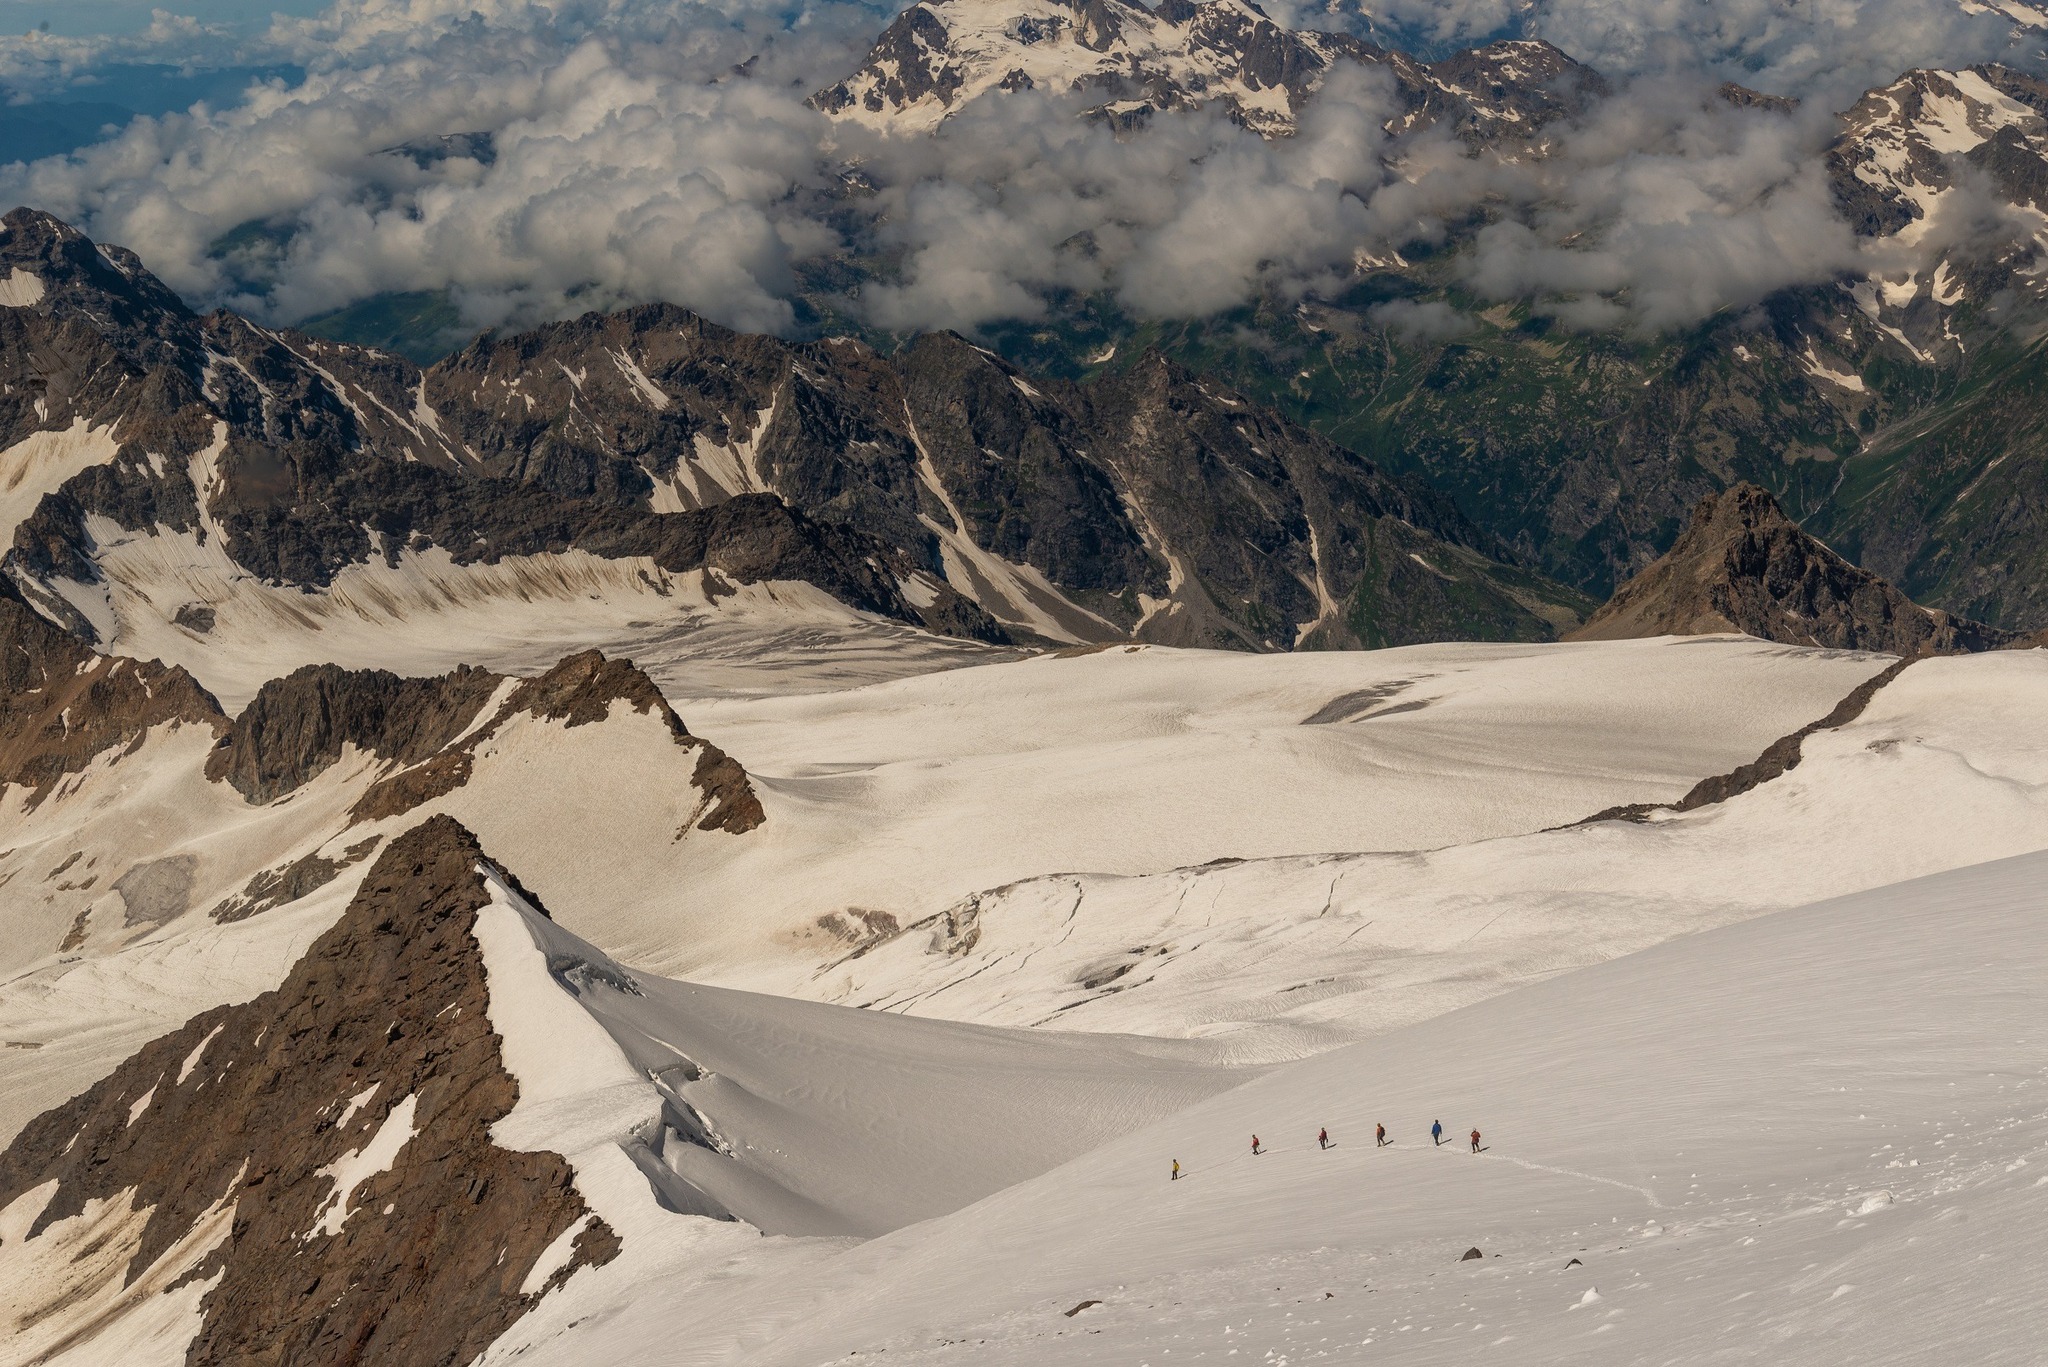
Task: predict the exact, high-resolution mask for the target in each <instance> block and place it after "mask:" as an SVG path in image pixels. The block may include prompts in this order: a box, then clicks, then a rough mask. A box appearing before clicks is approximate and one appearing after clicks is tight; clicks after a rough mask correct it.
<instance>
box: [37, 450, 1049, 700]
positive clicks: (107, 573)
mask: <svg viewBox="0 0 2048 1367" xmlns="http://www.w3.org/2000/svg"><path fill="white" fill-rule="evenodd" d="M202 483H203V481H202ZM91 530H92V533H93V535H94V536H95V537H96V538H98V551H99V553H98V557H97V558H98V564H99V568H100V571H101V573H102V575H103V576H104V582H103V583H99V584H79V583H75V582H73V581H70V580H62V579H60V580H56V581H53V582H54V586H55V588H56V590H57V591H58V592H59V593H61V594H62V595H63V596H64V598H65V599H66V601H68V602H69V603H70V604H71V606H72V607H74V608H76V609H77V610H78V611H79V612H80V613H81V614H82V615H83V616H84V617H85V619H86V620H87V621H89V622H91V623H92V624H93V629H94V630H95V631H96V632H98V633H99V638H100V648H101V649H102V650H105V651H106V652H108V653H109V654H115V655H132V656H135V657H136V658H138V659H159V660H163V661H164V662H166V663H168V664H177V665H183V666H185V668H186V669H188V670H190V671H191V672H192V674H193V676H194V677H195V678H197V679H198V680H199V681H200V682H201V683H203V684H205V685H206V687H207V688H208V690H210V691H211V692H212V693H213V695H214V696H215V697H217V698H219V699H220V701H221V705H222V706H223V707H225V708H227V709H228V711H229V712H230V713H233V712H236V711H239V710H240V709H241V707H242V706H243V704H245V703H247V702H248V700H249V699H250V698H252V697H254V696H255V694H256V690H257V689H259V688H261V687H262V686H263V684H264V682H265V681H266V680H268V679H273V678H277V677H279V676H280V675H284V674H289V673H291V672H292V671H293V670H294V669H297V668H298V667H299V666H300V665H305V664H327V663H333V664H339V665H344V666H347V667H348V668H351V669H388V670H391V671H392V672H393V673H396V674H409V675H430V674H444V673H446V672H447V671H449V670H451V669H453V668H454V667H455V666H457V665H459V664H470V665H477V666H480V667H482V668H485V669H495V670H498V671H500V672H502V673H508V674H539V673H541V672H543V671H545V670H546V669H547V668H548V667H549V666H551V665H553V664H554V663H555V662H556V661H557V660H559V659H561V658H562V657H563V656H564V655H569V654H573V653H574V652H576V651H578V650H584V649H588V648H590V647H592V646H595V647H598V648H600V649H602V650H603V651H604V652H605V653H606V654H607V655H612V656H620V657H626V658H630V659H632V660H634V661H636V662H637V663H638V664H639V665H640V666H641V667H642V668H643V669H645V670H646V671H647V672H648V673H649V674H651V675H653V676H654V677H655V678H656V679H657V680H659V681H660V682H661V684H662V685H663V687H664V688H667V689H668V690H669V691H670V692H671V693H676V694H698V693H710V694H723V693H739V694H742V695H749V694H763V693H770V694H786V693H792V692H803V691H806V690H809V689H844V688H850V687H853V686H855V685H858V684H863V683H870V682H874V681H876V680H882V679H893V678H899V677H901V676H903V675H905V674H917V673H922V672H925V671H927V670H932V669H944V668H947V667H950V666H951V665H954V664H963V663H980V662H982V661H985V660H990V659H1009V658H1012V657H1013V656H1014V655H1015V654H1016V652H1015V651H1013V650H1008V649H1000V648H997V647H993V646H986V645H981V644H979V643H978V642H973V641H962V640H955V639H952V638H950V637H944V636H934V635H932V634H931V633H929V632H923V631H917V630H915V629H913V628H911V627H908V626H905V625H903V624H902V623H900V622H895V621H891V620H889V619H887V618H882V617H876V616H874V615H872V614H869V613H862V612H856V611H855V610H853V609H852V608H849V607H847V606H846V605H845V604H843V603H841V602H840V601H839V600H838V599H836V598H833V597H832V596H831V595H830V594H828V593H826V592H825V591H824V590H822V589H819V588H817V587H815V586H813V585H811V584H806V583H791V582H782V581H768V582H763V583H758V584H732V583H728V582H726V581H725V579H724V577H723V576H722V575H720V574H718V572H717V571H715V570H700V571H695V572H692V573H689V574H671V573H669V572H668V571H666V570H663V569H661V568H660V567H659V566H657V565H655V564H654V563H653V562H652V561H651V560H647V559H645V558H627V559H619V560H608V559H604V558H601V557H598V556H594V555H591V554H589V553H588V552H585V551H568V552H564V553H562V554H559V555H538V556H507V557H505V558H503V559H501V560H499V561H498V562H497V563H495V564H472V565H459V564H456V563H455V561H454V559H453V558H452V557H451V556H450V555H449V554H448V552H447V551H445V550H443V549H441V548H439V547H434V548H430V549H428V550H426V551H423V552H418V551H411V550H407V551H404V552H403V553H401V554H400V556H399V558H398V563H397V565H395V566H392V565H387V564H385V563H384V561H383V560H381V559H373V560H371V561H368V562H367V563H364V564H358V565H350V566H347V567H346V568H344V569H343V570H342V571H341V572H340V573H339V574H337V575H336V576H335V578H334V582H333V583H332V584H331V585H329V586H328V587H326V588H324V589H319V590H311V591H308V590H301V589H297V588H292V587H286V586H279V585H274V584H267V583H265V582H263V581H262V580H260V579H258V578H256V577H255V576H253V575H251V574H250V573H249V572H248V571H247V570H244V569H243V568H242V567H241V566H240V565H237V564H236V563H235V562H234V561H233V560H231V559H230V558H229V557H228V554H227V551H226V549H225V545H226V542H225V537H224V534H221V533H219V532H218V530H217V529H216V532H215V534H214V535H210V536H208V537H207V538H206V539H205V540H204V542H202V541H201V540H200V539H198V538H197V537H195V536H194V535H192V534H191V533H188V532H177V531H172V530H170V529H168V528H161V527H160V528H158V529H156V530H155V531H154V532H150V533H137V532H129V531H124V530H123V529H122V528H120V527H119V526H117V525H116V524H114V523H113V522H111V521H109V520H107V519H105V518H98V517H96V518H93V519H92V520H91ZM187 606H191V607H203V608H207V609H210V610H211V611H212V614H213V618H212V620H213V625H212V627H211V628H209V629H208V630H205V631H200V630H198V629H196V628H195V627H192V626H187V625H181V624H180V623H179V621H178V620H177V619H178V614H179V610H180V609H181V608H184V607H187ZM188 620H189V619H188Z"/></svg>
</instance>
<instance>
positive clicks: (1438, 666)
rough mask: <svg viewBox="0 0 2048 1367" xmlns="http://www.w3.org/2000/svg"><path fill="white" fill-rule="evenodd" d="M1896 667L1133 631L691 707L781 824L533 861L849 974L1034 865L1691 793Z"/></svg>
mask: <svg viewBox="0 0 2048 1367" xmlns="http://www.w3.org/2000/svg"><path fill="white" fill-rule="evenodd" d="M1887 663H1888V661H1887V660H1885V659H1884V658H1883V657H1879V656H1870V655H1856V654H1848V653H1836V652H1817V651H1802V650H1796V649H1788V648H1784V647H1779V646H1773V645H1769V644H1765V643H1761V642H1748V641H1739V640H1726V639H1723V640H1716V641H1700V642H1672V641H1664V642H1616V643H1604V644H1599V645H1591V646H1570V647H1556V646H1434V647H1411V648H1408V649H1403V650H1392V651H1369V652H1332V653H1320V652H1318V653H1308V654H1299V655H1289V656H1242V655H1238V654H1235V653H1231V652H1211V651H1180V650H1169V649H1165V648H1161V647H1153V646H1145V647H1127V646H1113V647H1110V648H1108V649H1105V650H1101V651H1097V652H1094V653H1088V654H1080V655H1066V656H1060V655H1053V656H1041V657H1037V658H1034V659H1030V660H1023V661H1017V662H1014V663H1009V664H999V665H990V666H984V667H975V668H969V669H960V670H952V671H948V672H946V673H942V674H934V675H929V676H925V677H922V678H917V679H907V680H902V681H899V682H896V683H892V684H883V685H877V686H873V687H869V688H864V689H858V690H849V691H845V692H840V693H830V694H818V695H813V696H812V697H810V698H808V699H806V698H791V699H759V700H752V701H741V700H725V701H718V700H710V699H704V700H690V699H685V700H681V702H680V707H681V710H682V712H683V714H684V715H685V716H686V717H687V718H689V722H690V725H691V728H692V729H693V731H695V732H696V733H697V734H701V735H703V736H705V737H707V738H709V739H712V740H714V741H715V742H716V743H717V744H718V745H719V746H720V747H721V748H722V749H724V750H725V751H726V752H727V753H729V754H732V755H734V756H735V757H737V758H738V759H739V760H740V762H741V763H743V764H745V765H746V767H747V770H748V773H749V774H750V775H751V776H752V778H753V781H754V784H755V787H756V789H757V791H758V792H759V793H760V795H761V801H762V804H763V807H764V809H765V810H766V812H767V818H768V819H767V821H766V823H765V824H764V825H763V826H762V828H761V829H760V830H758V831H755V832H752V833H750V834H749V835H748V836H746V837H745V839H744V840H739V841H729V842H713V843H712V844H711V845H709V846H708V847H706V848H705V849H702V850H698V851H691V852H688V853H687V860H688V863H687V869H686V870H685V869H684V868H683V867H680V866H679V867H677V869H676V871H675V872H674V873H673V874H669V873H666V872H661V871H659V870H661V869H662V868H663V867H664V866H662V865H660V864H641V863H640V862H639V860H640V859H660V858H662V857H663V856H662V855H661V853H660V852H659V851H646V850H641V851H639V852H638V853H629V854H628V855H627V856H626V857H624V858H622V860H621V861H620V869H619V872H618V874H617V876H616V877H615V878H613V877H609V876H608V877H607V878H606V880H605V881H604V882H603V883H602V884H601V885H600V886H592V885H591V884H590V883H589V882H588V875H583V874H579V875H577V876H576V877H574V878H571V879H568V880H567V881H565V882H564V883H563V884H562V885H560V886H557V885H554V884H551V883H549V882H547V881H546V880H547V877H548V874H547V873H546V871H544V870H535V871H534V872H533V873H532V874H531V875H530V876H529V881H530V882H532V883H533V885H534V887H535V889H536V890H537V891H538V892H539V893H540V894H541V895H542V896H543V897H545V898H547V899H548V902H549V905H550V906H551V907H553V908H554V910H555V913H556V915H558V916H559V917H561V918H562V920H563V923H564V924H565V925H568V926H569V927H571V928H572V929H574V930H576V931H577V932H578V933H579V934H582V935H584V936H585V937H586V938H588V939H591V940H593V941H595V942H596V943H598V944H601V945H604V946H605V947H606V948H607V949H610V950H612V951H613V952H615V953H618V954H619V955H620V956H621V957H623V958H625V959H627V960H628V961H629V962H633V963H639V964H645V965H646V966H648V967H650V968H653V969H656V970H658V971H661V972H666V973H672V974H675V975H677V976H683V977H691V978H698V979H702V978H705V977H706V975H711V977H712V980H716V981H722V982H731V983H734V984H735V985H744V986H762V987H765V988H769V989H770V990H776V991H782V990H788V989H789V988H790V987H791V986H792V985H793V983H794V982H795V981H796V980H797V979H799V978H800V979H802V980H804V981H806V982H809V983H810V985H809V986H807V987H804V988H803V989H802V991H803V992H804V994H805V995H816V994H818V993H820V992H824V991H828V990H836V989H834V988H830V987H828V986H827V982H828V979H829V981H830V982H831V983H837V982H838V981H839V979H838V977H837V976H836V975H827V976H826V977H819V978H816V979H813V974H815V973H816V970H817V968H818V966H819V965H821V964H825V963H830V962H834V961H837V960H840V959H843V958H845V957H846V956H848V955H849V954H854V953H855V952H856V951H859V950H861V949H863V948H864V947H865V946H867V945H869V944H870V943H871V942H872V941H874V940H875V939H877V938H879V937H881V936H883V935H886V934H888V933H890V932H893V931H894V930H896V928H898V927H900V926H906V925H909V924H911V923H913V922H917V921H920V920H922V919H923V918H925V917H928V916H931V915H933V914H935V913H938V912H941V911H943V910H944V909H945V908H947V907H948V906H951V905H953V904H954V903H956V902H958V901H959V900H960V899H961V898H964V897H967V896H969V895H971V894H974V893H978V892H982V891H984V890H986V889H989V888H993V887H997V886H1000V885H1003V884H1007V883H1010V882H1013V881H1015V880H1018V879H1024V878H1030V877H1033V876H1037V875H1048V874H1061V873H1069V872H1071V873H1105V874H1139V873H1162V872H1164V871H1166V870H1170V869H1174V868H1177V867H1181V866H1186V865H1193V864H1201V863H1205V862H1208V861H1213V860H1221V859H1252V858H1262V857H1270V856H1275V855H1290V854H1321V853H1324V852H1327V851H1334V850H1387V851H1393V850H1417V849H1430V848H1435V847H1438V846H1444V845H1452V844H1458V843H1461V842H1466V841H1473V840H1483V839H1489V838H1493V837H1498V836H1505V835H1513V834H1520V833H1525V832H1529V831H1535V830H1540V829H1542V828H1544V827H1546V826H1552V825H1559V824H1562V823H1565V822H1570V821H1575V820H1578V819H1580V818H1582V817H1585V816H1589V815H1591V814H1592V813H1594V812H1597V811H1601V810H1603V809H1605V808H1607V807H1609V806H1613V805H1616V804H1617V803H1622V802H1634V801H1645V800H1662V799H1665V798H1673V797H1676V796H1679V795H1680V794H1682V793H1683V792H1684V791H1685V790H1686V789H1687V788H1689V787H1690V786H1691V785H1692V784H1693V783H1694V782H1695V781H1697V780H1698V779H1699V778H1702V777H1704V776H1706V775H1708V774H1712V773H1717V772H1720V771H1721V770H1724V769H1727V768H1730V767H1733V766H1734V765H1735V764H1739V763H1743V762H1745V761H1747V760H1749V759H1751V758H1754V756H1755V754H1756V752H1757V751H1758V750H1760V749H1762V748H1763V746H1764V745H1766V744H1768V743H1769V742H1770V741H1771V740H1772V739H1775V738H1776V737H1777V736H1779V735H1782V734H1784V733H1785V732H1787V731H1790V730H1793V729H1796V728H1797V727H1798V726H1800V725H1803V724H1804V723H1806V722H1808V721H1811V720H1813V719H1814V718H1815V717H1818V716H1821V715H1824V714H1825V713H1826V712H1827V711H1828V709H1829V708H1830V707H1832V706H1833V705H1834V703H1835V700H1836V699H1838V698H1840V697H1841V696H1842V695H1843V694H1845V693H1847V692H1848V691H1849V690H1850V689H1852V688H1854V687H1855V686H1856V685H1857V684H1858V683H1860V682H1861V681H1862V680H1864V679H1865V678H1868V677H1869V676H1870V675H1872V674H1874V673H1876V672H1877V671H1878V670H1879V669H1881V668H1882V667H1884V665H1885V664H1887ZM453 800H454V801H455V802H456V804H457V805H456V806H454V807H451V808H450V810H453V811H455V812H456V813H457V814H458V815H460V816H462V818H463V819H464V820H465V821H469V820H471V819H472V815H471V808H470V807H468V806H466V805H463V803H464V802H465V801H466V800H465V799H461V798H456V799H453ZM503 819H504V818H503V817H502V816H490V815H487V814H486V813H484V812H483V811H482V810H480V809H479V810H476V811H475V812H474V820H476V821H501V820H503ZM479 829H480V830H481V829H483V827H479ZM502 829H503V828H502V827H501V826H492V827H491V830H492V831H494V832H496V831H499V830H502ZM544 836H545V832H544V830H543V829H542V828H541V827H540V826H539V825H538V824H536V826H535V827H534V828H533V830H532V833H531V835H530V836H528V837H522V838H525V839H530V840H531V839H542V838H544ZM498 838H502V837H498ZM627 848H628V850H629V851H630V850H633V849H634V848H635V847H633V846H631V845H628V846H627ZM668 888H673V889H675V891H674V892H672V893H667V892H662V891H653V892H650V889H654V890H661V889H668ZM1322 901H1323V899H1322V896H1321V894H1320V892H1319V893H1318V895H1317V898H1316V901H1315V906H1316V907H1320V906H1321V905H1322ZM1310 910H1313V908H1310ZM923 938H928V937H923ZM1138 943H1140V941H1139V940H1136V939H1133V940H1130V941H1128V942H1127V943H1126V944H1125V946H1124V947H1125V948H1128V947H1129V946H1130V945H1136V944H1138ZM1045 948H1047V949H1048V951H1050V950H1051V946H1049V945H1048V946H1045ZM852 962H853V964H854V965H856V968H855V976H856V978H857V977H858V976H859V973H858V967H857V965H859V964H860V963H862V962H864V959H862V958H860V957H856V958H855V959H854V960H853V961H852ZM756 972H758V973H763V974H766V975H767V976H765V977H762V978H760V979H758V980H756V979H755V978H753V977H752V976H748V975H751V974H752V973H756Z"/></svg>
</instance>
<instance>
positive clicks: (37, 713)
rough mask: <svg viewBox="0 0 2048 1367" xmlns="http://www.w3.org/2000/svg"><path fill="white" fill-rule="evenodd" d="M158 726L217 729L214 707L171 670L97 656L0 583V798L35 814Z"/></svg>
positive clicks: (221, 720)
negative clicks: (72, 781)
mask: <svg viewBox="0 0 2048 1367" xmlns="http://www.w3.org/2000/svg"><path fill="white" fill-rule="evenodd" d="M158 726H171V727H177V726H200V727H209V728H211V729H213V730H215V731H222V730H225V729H226V727H227V718H226V717H225V716H224V715H222V713H221V710H220V704H219V703H217V702H215V701H214V699H213V696H212V695H211V694H209V693H208V692H207V691H206V690H205V689H204V688H202V687H200V686H199V683H198V682H197V681H196V680H195V679H193V677H192V676H191V675H190V674H187V673H186V672H185V671H184V670H183V669H180V668H178V667H176V666H174V665H173V666H166V665H163V664H161V663H159V662H157V661H155V660H146V661H145V660H129V659H120V658H110V657H107V656H103V655H99V654H96V653H95V652H94V651H93V650H92V649H91V648H90V647H88V646H86V645H85V644H84V643H83V642H81V641H79V640H77V639H76V638H75V637H72V636H69V635H66V634H65V633H64V632H62V631H59V630H58V629H57V628H56V627H54V626H52V625H51V624H50V623H49V622H47V621H45V620H44V619H43V618H42V617H40V616H38V615H37V614H36V613H35V612H33V611H31V610H30V608H29V606H28V604H27V603H25V602H24V601H22V599H21V597H20V596H19V595H18V594H16V593H15V592H14V591H13V589H12V587H11V586H10V585H8V584H7V583H6V582H5V581H4V580H0V792H5V790H6V789H7V788H8V787H9V786H10V785H19V786H20V787H23V788H25V789H27V790H28V793H27V799H26V800H27V803H28V805H29V806H30V807H34V806H35V805H36V804H38V803H39V802H41V801H42V800H43V799H44V798H45V797H47V796H48V795H49V793H50V791H51V790H52V789H53V788H54V787H55V786H56V785H57V784H58V783H59V782H61V781H62V779H63V778H64V777H65V776H66V775H68V774H75V773H77V772H79V771H80V770H82V769H83V768H85V767H86V766H87V765H88V764H90V763H92V762H93V760H94V759H95V757H97V756H98V755H100V754H101V753H103V752H105V751H107V750H110V749H114V748H116V747H121V748H123V750H124V751H132V750H133V749H134V748H135V747H137V746H138V745H140V744H141V743H142V741H143V739H144V737H146V736H147V735H148V734H149V732H150V731H151V730H152V729H153V728H155V727H158Z"/></svg>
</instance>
